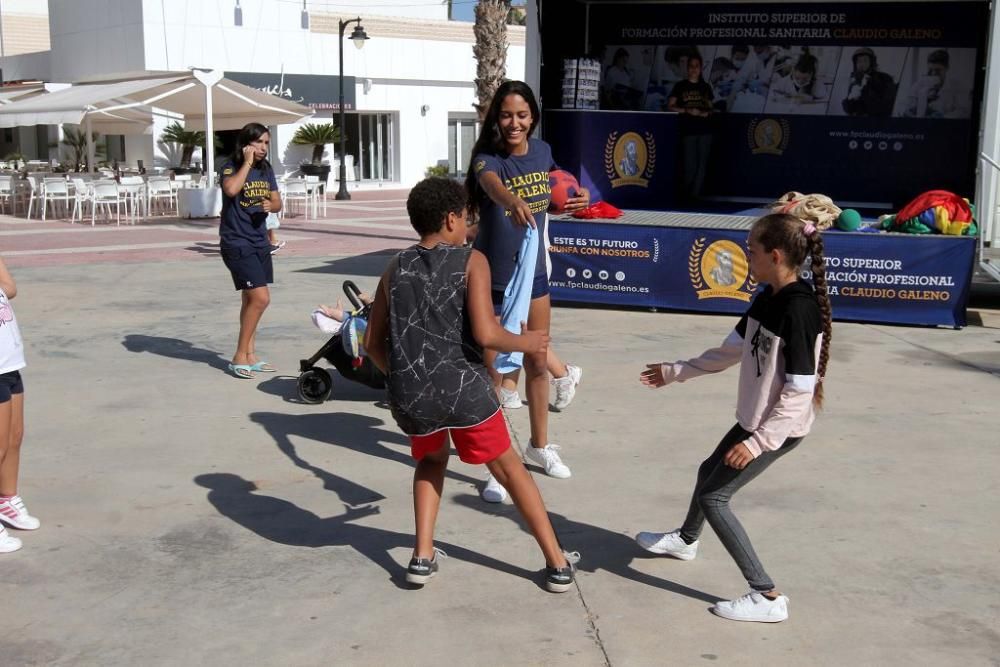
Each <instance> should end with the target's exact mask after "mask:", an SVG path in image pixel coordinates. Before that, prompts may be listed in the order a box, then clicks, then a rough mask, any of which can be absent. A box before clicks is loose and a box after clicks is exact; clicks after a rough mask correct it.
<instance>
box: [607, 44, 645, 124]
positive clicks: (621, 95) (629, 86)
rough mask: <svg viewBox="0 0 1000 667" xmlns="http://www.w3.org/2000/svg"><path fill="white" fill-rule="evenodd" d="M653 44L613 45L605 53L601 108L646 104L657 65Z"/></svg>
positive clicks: (637, 106)
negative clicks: (645, 100)
mask: <svg viewBox="0 0 1000 667" xmlns="http://www.w3.org/2000/svg"><path fill="white" fill-rule="evenodd" d="M654 50H655V47H653V46H610V47H608V49H607V50H606V52H605V54H604V60H603V66H604V76H603V77H601V108H602V109H618V110H632V111H636V110H639V109H641V108H642V103H643V99H644V98H645V96H646V85H647V84H648V82H649V73H650V71H651V70H652V66H653V55H654V54H653V52H654Z"/></svg>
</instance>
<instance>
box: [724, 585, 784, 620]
mask: <svg viewBox="0 0 1000 667" xmlns="http://www.w3.org/2000/svg"><path fill="white" fill-rule="evenodd" d="M712 611H713V612H714V613H715V614H716V615H717V616H721V617H722V618H728V619H729V620H731V621H754V622H757V623H780V622H781V621H784V620H785V619H787V618H788V598H787V597H785V596H784V595H779V596H778V597H776V598H775V599H773V600H771V599H769V598H767V597H764V595H762V594H761V593H758V592H757V591H750V592H749V593H747V594H746V595H741V596H740V597H738V598H736V599H735V600H725V601H723V602H716V603H715V606H714V607H712Z"/></svg>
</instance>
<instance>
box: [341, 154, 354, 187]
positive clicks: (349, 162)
mask: <svg viewBox="0 0 1000 667" xmlns="http://www.w3.org/2000/svg"><path fill="white" fill-rule="evenodd" d="M344 167H345V168H346V170H347V180H349V181H354V180H357V179H356V178H355V173H354V156H353V155H348V156H347V157H345V158H344ZM337 173H338V174H339V173H340V172H337Z"/></svg>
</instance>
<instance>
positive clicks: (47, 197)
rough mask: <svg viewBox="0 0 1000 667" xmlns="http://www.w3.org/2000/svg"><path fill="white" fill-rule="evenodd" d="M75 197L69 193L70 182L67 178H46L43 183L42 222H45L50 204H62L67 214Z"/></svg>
mask: <svg viewBox="0 0 1000 667" xmlns="http://www.w3.org/2000/svg"><path fill="white" fill-rule="evenodd" d="M73 199H74V197H73V195H72V194H70V191H69V182H68V181H67V180H66V179H65V178H61V177H60V178H46V179H44V180H43V181H42V222H44V221H45V217H46V213H47V212H48V208H49V203H50V202H51V203H52V204H53V205H55V204H56V202H62V203H63V206H64V208H65V210H66V212H67V213H68V212H69V204H70V202H71V201H73Z"/></svg>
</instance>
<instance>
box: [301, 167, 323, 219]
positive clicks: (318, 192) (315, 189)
mask: <svg viewBox="0 0 1000 667" xmlns="http://www.w3.org/2000/svg"><path fill="white" fill-rule="evenodd" d="M306 187H307V189H308V190H309V194H310V195H312V200H313V201H312V206H313V217H314V218H315V217H318V216H319V213H318V212H317V210H316V209H317V205H318V203H319V202H321V201H322V202H323V217H324V218H325V217H326V193H325V190H326V184H325V183H324V182H323V181H321V180H319V176H306Z"/></svg>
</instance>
